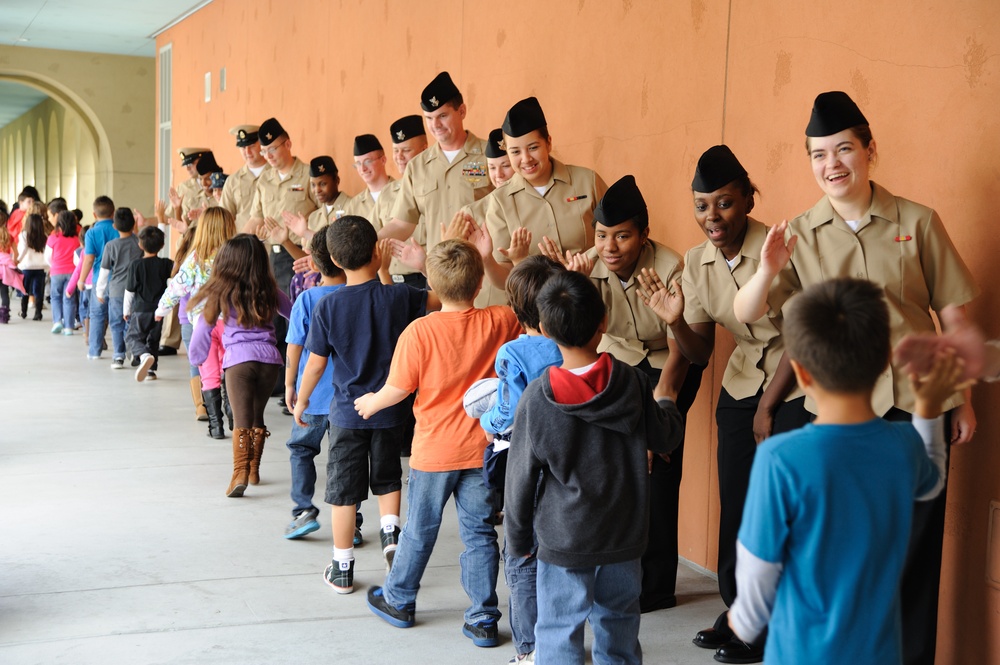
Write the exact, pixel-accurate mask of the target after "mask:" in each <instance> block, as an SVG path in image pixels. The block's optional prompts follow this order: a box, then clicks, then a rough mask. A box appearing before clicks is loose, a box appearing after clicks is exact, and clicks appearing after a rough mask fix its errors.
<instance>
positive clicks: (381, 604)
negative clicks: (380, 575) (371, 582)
mask: <svg viewBox="0 0 1000 665" xmlns="http://www.w3.org/2000/svg"><path fill="white" fill-rule="evenodd" d="M368 609H370V610H371V611H372V613H373V614H374V615H375V616H377V617H378V618H380V619H382V620H384V621H385V622H386V623H388V624H390V625H393V626H395V627H396V628H412V627H413V611H414V607H413V606H412V605H409V606H406V607H401V608H398V607H393V606H392V605H390V604H389V601H388V600H386V599H385V595H384V594H383V592H382V587H380V586H373V587H372V588H371V589H368Z"/></svg>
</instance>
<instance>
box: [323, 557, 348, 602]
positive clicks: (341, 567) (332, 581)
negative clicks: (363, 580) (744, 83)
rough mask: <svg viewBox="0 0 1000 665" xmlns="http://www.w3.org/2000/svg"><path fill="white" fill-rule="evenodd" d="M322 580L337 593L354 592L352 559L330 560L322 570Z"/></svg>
mask: <svg viewBox="0 0 1000 665" xmlns="http://www.w3.org/2000/svg"><path fill="white" fill-rule="evenodd" d="M323 581H325V582H326V583H327V584H329V585H330V586H332V587H333V590H334V591H336V592H337V593H339V594H346V593H354V560H353V559H352V560H351V561H337V560H336V559H334V560H333V561H331V562H330V565H329V566H327V567H326V570H325V571H323Z"/></svg>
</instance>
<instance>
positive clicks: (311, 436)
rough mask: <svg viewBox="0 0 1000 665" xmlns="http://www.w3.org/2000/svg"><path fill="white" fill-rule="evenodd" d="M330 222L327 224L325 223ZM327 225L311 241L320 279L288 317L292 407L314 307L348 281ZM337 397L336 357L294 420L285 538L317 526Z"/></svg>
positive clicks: (313, 266) (288, 392)
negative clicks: (323, 454)
mask: <svg viewBox="0 0 1000 665" xmlns="http://www.w3.org/2000/svg"><path fill="white" fill-rule="evenodd" d="M327 228H329V227H327ZM326 230H327V229H321V230H320V231H318V232H317V233H316V235H314V236H313V238H312V241H311V242H310V244H309V249H310V252H311V253H310V255H309V267H310V269H311V270H313V271H316V272H319V274H320V275H321V278H320V281H319V283H318V284H317V285H316V286H313V287H312V288H309V289H306V290H305V291H303V292H302V293H301V294H299V297H298V298H296V299H295V304H293V305H292V314H291V316H290V317H289V318H288V334H287V335H286V336H285V341H286V342H287V343H288V352H287V357H288V362H287V363H286V365H285V404H287V405H288V406H289V407H292V408H294V407H295V403H296V401H297V393H298V390H299V387H300V385H301V383H302V372H303V371H304V370H305V368H306V362H307V361H308V360H309V351H308V350H306V349H304V347H305V343H306V339H307V338H308V336H309V324H310V321H311V319H312V313H313V310H314V309H315V308H316V305H317V304H318V303H319V301H320V300H322V299H323V298H324V297H325V296H327V295H329V294H331V293H333V292H335V291H336V290H337V289H339V288H340V287H342V286H343V285H344V282H345V281H346V279H345V277H344V271H343V270H341V269H340V268H339V267H338V266H337V264H335V263H334V262H333V259H331V258H330V251H329V250H328V249H327V247H326ZM332 401H333V363H327V364H326V369H325V370H324V371H323V375H322V378H320V380H319V382H318V383H317V384H316V388H315V390H313V392H312V395H311V396H310V398H309V404H310V405H309V407H308V408H306V409H304V410H303V412H302V421H303V422H304V423H305V424H306V426H305V427H303V426H301V425H299V424H298V423H297V422H293V423H292V435H291V437H290V438H289V439H288V443H287V444H285V445H287V446H288V450H289V451H290V453H291V455H290V461H291V464H292V502H293V503H294V504H295V505H294V506H293V507H292V521H291V522H290V523H289V524H288V526H287V527H285V538H288V539H290V540H292V539H296V538H301V537H302V536H305V535H306V534H309V533H312V532H313V531H316V530H317V529H319V522H318V521H317V520H316V518H317V517H318V516H319V509H317V508H316V506H314V505H313V502H312V497H313V490H314V489H315V488H316V465H315V462H314V460H315V459H316V456H317V455H319V451H320V447H321V446H322V443H323V435H324V434H326V431H327V429H328V427H329V421H328V420H327V419H328V417H329V415H330V402H332Z"/></svg>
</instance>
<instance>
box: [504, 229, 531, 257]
mask: <svg viewBox="0 0 1000 665" xmlns="http://www.w3.org/2000/svg"><path fill="white" fill-rule="evenodd" d="M500 253H501V254H503V255H504V256H506V257H507V258H508V259H510V262H511V263H513V264H514V265H517V264H518V263H520V262H521V261H523V260H525V259H526V258H528V254H530V253H531V231H529V230H528V229H526V228H524V227H523V226H519V227H517V228H516V229H514V233H512V234H511V235H510V247H508V248H507V249H503V248H502V247H501V248H500Z"/></svg>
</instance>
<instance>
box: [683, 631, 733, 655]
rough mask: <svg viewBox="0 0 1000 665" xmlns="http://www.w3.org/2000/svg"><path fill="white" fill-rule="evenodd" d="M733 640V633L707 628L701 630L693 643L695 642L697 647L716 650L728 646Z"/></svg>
mask: <svg viewBox="0 0 1000 665" xmlns="http://www.w3.org/2000/svg"><path fill="white" fill-rule="evenodd" d="M731 639H733V632H732V631H722V630H716V629H715V628H706V629H705V630H699V631H698V634H697V635H695V636H694V639H693V640H691V642H693V643H694V645H695V646H696V647H701V648H702V649H713V650H714V649H718V648H719V647H721V646H722V645H724V644H726V643H727V642H728V641H729V640H731Z"/></svg>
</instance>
